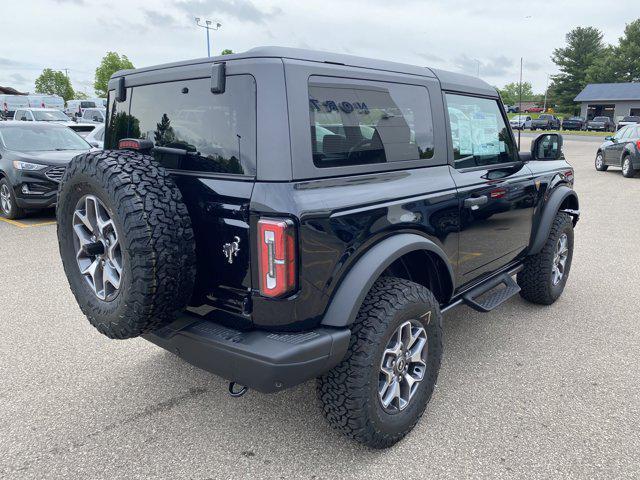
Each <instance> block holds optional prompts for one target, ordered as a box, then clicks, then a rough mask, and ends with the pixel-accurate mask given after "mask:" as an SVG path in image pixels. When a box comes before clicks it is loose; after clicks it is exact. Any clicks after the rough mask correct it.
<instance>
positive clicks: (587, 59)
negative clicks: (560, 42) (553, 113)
mask: <svg viewBox="0 0 640 480" xmlns="http://www.w3.org/2000/svg"><path fill="white" fill-rule="evenodd" d="M566 40H567V45H566V46H565V47H563V48H556V49H555V50H554V51H553V56H552V57H551V60H553V63H555V64H556V65H557V66H558V68H559V69H560V72H561V73H559V74H558V75H554V76H553V77H552V79H553V82H552V85H551V90H552V91H553V93H554V96H555V98H556V101H557V103H558V104H559V105H560V106H561V108H564V109H567V110H571V109H573V107H574V106H575V105H574V103H573V99H574V98H575V97H576V95H578V93H580V91H582V89H583V88H584V87H585V85H586V84H587V83H588V80H587V71H588V69H589V68H590V67H592V66H593V64H594V63H595V62H596V61H597V60H598V58H599V57H600V56H601V55H602V54H603V52H605V47H604V45H603V43H602V32H601V31H600V30H598V29H597V28H595V27H577V28H574V29H573V30H571V31H570V32H569V33H568V34H567V36H566Z"/></svg>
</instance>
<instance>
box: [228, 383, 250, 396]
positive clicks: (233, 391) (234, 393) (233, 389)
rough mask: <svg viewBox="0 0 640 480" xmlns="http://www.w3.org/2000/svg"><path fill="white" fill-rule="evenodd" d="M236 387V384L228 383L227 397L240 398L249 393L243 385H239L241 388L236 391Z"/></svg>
mask: <svg viewBox="0 0 640 480" xmlns="http://www.w3.org/2000/svg"><path fill="white" fill-rule="evenodd" d="M236 385H238V384H237V383H236V382H229V395H231V396H232V397H234V398H240V397H241V396H243V395H244V394H245V393H247V392H248V391H249V389H248V388H247V387H245V386H244V385H240V387H241V388H240V389H239V390H236Z"/></svg>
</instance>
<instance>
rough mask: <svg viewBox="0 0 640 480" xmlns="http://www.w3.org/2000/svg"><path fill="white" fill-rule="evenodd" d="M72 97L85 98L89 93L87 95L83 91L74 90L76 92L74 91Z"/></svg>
mask: <svg viewBox="0 0 640 480" xmlns="http://www.w3.org/2000/svg"><path fill="white" fill-rule="evenodd" d="M73 98H74V99H76V100H86V99H87V98H89V95H87V94H86V93H84V92H78V91H76V93H75V95H74V97H73Z"/></svg>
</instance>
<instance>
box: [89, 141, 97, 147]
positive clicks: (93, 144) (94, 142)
mask: <svg viewBox="0 0 640 480" xmlns="http://www.w3.org/2000/svg"><path fill="white" fill-rule="evenodd" d="M89 145H91V146H92V147H95V148H98V147H100V144H99V143H98V142H96V141H93V142H89Z"/></svg>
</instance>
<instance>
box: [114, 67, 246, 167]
mask: <svg viewBox="0 0 640 480" xmlns="http://www.w3.org/2000/svg"><path fill="white" fill-rule="evenodd" d="M127 98H128V100H129V102H130V108H129V114H128V115H127V113H126V111H124V110H123V107H125V108H126V106H125V105H122V104H116V108H113V107H110V111H109V116H110V118H109V126H108V129H109V131H108V133H107V138H108V139H109V142H108V143H109V148H115V147H117V142H118V140H120V139H122V138H125V137H129V138H143V139H147V140H151V141H153V143H154V146H155V147H156V150H155V151H154V155H155V157H156V158H157V159H158V161H160V162H161V163H162V164H163V165H164V166H165V167H167V168H172V169H180V170H190V171H207V172H213V173H230V174H241V175H255V173H256V159H255V158H256V85H255V80H254V78H253V77H252V76H251V75H233V76H228V77H227V79H226V88H225V92H224V93H223V94H218V95H215V94H213V93H211V79H210V78H206V79H197V80H185V81H177V82H167V83H159V84H154V85H143V86H139V87H133V89H132V90H131V92H130V93H128V94H127ZM117 109H119V111H116V110H117ZM123 123H124V124H126V128H125V125H123ZM112 132H113V133H112Z"/></svg>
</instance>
